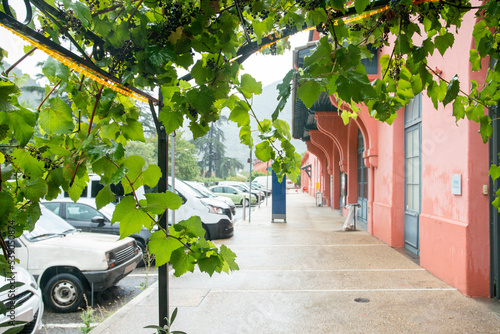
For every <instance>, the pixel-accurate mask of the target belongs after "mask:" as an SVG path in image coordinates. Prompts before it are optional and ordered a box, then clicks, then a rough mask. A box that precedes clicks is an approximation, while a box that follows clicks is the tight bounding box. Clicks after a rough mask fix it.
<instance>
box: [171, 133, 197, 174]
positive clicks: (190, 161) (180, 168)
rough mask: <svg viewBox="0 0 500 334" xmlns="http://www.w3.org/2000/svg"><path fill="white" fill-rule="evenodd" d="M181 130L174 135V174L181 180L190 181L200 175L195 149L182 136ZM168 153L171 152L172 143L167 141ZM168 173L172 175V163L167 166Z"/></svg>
mask: <svg viewBox="0 0 500 334" xmlns="http://www.w3.org/2000/svg"><path fill="white" fill-rule="evenodd" d="M182 134H183V133H182V132H177V133H176V135H175V137H174V138H175V175H176V177H177V178H179V179H181V180H188V181H192V180H195V179H196V178H197V177H198V176H199V175H200V167H199V166H198V161H197V155H196V154H197V149H196V147H195V146H194V145H193V144H192V143H191V142H189V141H188V140H186V139H184V138H182ZM168 151H169V153H170V154H169V155H171V154H172V145H171V142H169V148H168ZM168 172H169V175H172V165H171V164H170V165H169V166H168Z"/></svg>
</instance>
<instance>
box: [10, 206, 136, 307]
mask: <svg viewBox="0 0 500 334" xmlns="http://www.w3.org/2000/svg"><path fill="white" fill-rule="evenodd" d="M41 210H42V215H41V216H40V219H39V220H38V222H37V223H36V224H35V228H34V229H33V231H31V232H28V231H25V232H24V233H23V234H22V235H21V237H19V238H17V239H14V240H13V242H14V243H15V255H16V258H18V259H19V262H20V265H22V266H24V267H25V268H26V269H27V270H28V271H29V272H30V273H31V274H32V275H33V276H34V277H35V279H36V281H37V283H38V285H39V286H40V288H41V290H42V292H43V300H44V302H45V305H46V306H48V307H50V308H51V309H53V310H55V311H56V312H74V311H76V310H78V308H79V307H81V306H83V304H84V294H90V293H93V292H97V291H102V290H105V289H107V288H109V287H111V286H113V285H115V284H116V283H117V282H118V281H120V280H121V279H122V278H124V277H125V276H127V275H128V274H130V273H131V272H132V270H134V269H135V267H136V266H137V263H139V261H141V258H142V253H141V250H140V248H139V247H138V246H137V243H136V242H135V240H134V239H132V238H124V239H121V240H118V238H117V237H116V236H114V235H109V234H101V233H99V234H97V233H86V232H81V231H80V230H77V229H75V228H74V227H73V226H71V225H70V224H68V223H67V222H65V221H64V220H63V219H62V218H60V217H59V216H57V215H56V214H54V213H53V212H52V211H50V210H48V209H47V208H45V207H44V206H43V205H42V206H41ZM9 241H10V240H9ZM89 300H90V299H89Z"/></svg>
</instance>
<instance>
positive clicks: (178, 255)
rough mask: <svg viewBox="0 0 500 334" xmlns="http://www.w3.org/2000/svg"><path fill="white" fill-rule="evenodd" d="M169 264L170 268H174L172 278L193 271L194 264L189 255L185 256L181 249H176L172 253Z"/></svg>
mask: <svg viewBox="0 0 500 334" xmlns="http://www.w3.org/2000/svg"><path fill="white" fill-rule="evenodd" d="M170 263H171V264H172V268H174V270H175V271H174V276H175V277H180V276H181V275H183V274H185V273H186V272H188V271H189V272H193V271H194V263H193V260H192V258H191V256H190V255H189V254H187V253H186V252H185V251H184V249H183V248H177V249H176V250H174V251H173V252H172V255H171V256H170Z"/></svg>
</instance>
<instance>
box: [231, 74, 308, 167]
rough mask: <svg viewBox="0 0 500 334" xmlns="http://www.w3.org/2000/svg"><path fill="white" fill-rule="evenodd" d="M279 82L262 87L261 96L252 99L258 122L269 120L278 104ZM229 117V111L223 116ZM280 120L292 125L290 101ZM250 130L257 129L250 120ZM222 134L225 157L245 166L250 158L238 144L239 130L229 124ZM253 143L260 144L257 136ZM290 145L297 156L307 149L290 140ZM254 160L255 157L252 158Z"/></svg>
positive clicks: (253, 121)
mask: <svg viewBox="0 0 500 334" xmlns="http://www.w3.org/2000/svg"><path fill="white" fill-rule="evenodd" d="M280 82H281V81H277V82H274V83H272V84H270V85H268V86H265V87H263V89H262V94H261V95H258V96H256V97H254V101H253V106H252V108H253V110H254V111H255V114H256V115H257V117H258V119H259V120H262V119H270V118H271V115H272V113H273V112H274V109H275V108H276V105H277V104H278V100H277V96H278V92H277V90H276V86H277V85H278V84H279V83H280ZM225 115H226V116H229V111H228V112H227V113H226V114H225ZM279 118H280V119H281V120H285V121H287V122H288V124H289V125H290V126H291V124H292V104H291V102H290V100H289V101H288V103H287V104H286V106H285V108H284V109H283V111H282V112H281V115H280V117H279ZM251 126H252V129H256V128H257V122H256V121H255V120H254V119H253V118H252V119H251ZM224 132H225V136H226V142H225V145H226V156H227V157H231V158H236V159H238V160H239V161H240V162H241V163H243V164H245V165H246V164H247V159H248V157H249V156H250V150H249V148H248V147H247V146H245V145H242V144H240V140H239V135H238V134H239V129H238V127H237V126H236V124H235V123H233V122H229V123H228V124H227V125H225V126H224ZM254 141H255V142H256V143H258V142H260V140H259V138H258V137H257V134H255V135H254ZM292 144H293V145H294V146H295V150H296V152H297V153H299V154H303V153H304V152H305V151H306V150H307V148H306V145H305V143H304V142H303V141H301V140H296V139H292ZM254 158H255V157H254Z"/></svg>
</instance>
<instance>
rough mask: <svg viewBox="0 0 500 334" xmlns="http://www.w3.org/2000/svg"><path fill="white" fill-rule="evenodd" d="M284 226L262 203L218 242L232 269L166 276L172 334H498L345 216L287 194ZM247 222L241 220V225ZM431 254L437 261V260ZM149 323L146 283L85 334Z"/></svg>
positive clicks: (469, 304) (482, 313)
mask: <svg viewBox="0 0 500 334" xmlns="http://www.w3.org/2000/svg"><path fill="white" fill-rule="evenodd" d="M286 215H287V223H271V202H269V204H268V206H267V207H266V206H265V205H264V206H261V208H259V209H257V210H256V211H254V212H253V213H252V215H251V223H248V221H242V222H240V223H238V224H237V226H236V229H235V234H234V236H233V237H232V238H230V239H227V240H219V241H217V243H218V244H222V243H224V244H226V245H227V246H228V247H229V248H230V249H232V250H233V251H234V252H236V254H237V255H238V257H237V263H238V264H239V266H240V270H239V271H237V272H234V273H231V274H230V275H226V274H221V275H218V274H214V276H213V277H211V278H210V277H209V276H208V275H207V274H203V273H200V272H195V273H188V274H186V275H184V276H182V277H180V278H176V277H172V278H171V279H170V290H169V291H170V308H171V311H172V310H173V309H174V308H175V307H178V315H177V318H176V320H175V322H174V326H173V330H179V331H184V332H186V333H188V334H199V333H208V334H212V333H213V334H215V333H217V334H226V333H269V334H274V333H307V334H310V333H312V334H316V333H328V334H330V333H500V318H499V317H498V316H497V313H495V312H493V311H492V310H490V309H489V307H490V306H491V305H495V304H498V302H497V301H496V300H492V301H490V302H489V303H481V302H478V300H476V299H472V298H467V297H465V296H463V295H462V294H461V293H460V292H458V291H457V290H456V289H454V288H452V287H450V286H449V285H447V284H446V283H444V282H442V281H441V280H439V279H437V278H436V277H434V276H433V275H431V274H430V273H428V272H427V271H426V270H424V269H422V268H421V267H419V266H418V265H417V264H416V263H415V262H413V261H412V260H411V259H409V258H408V257H406V256H405V255H403V254H401V253H400V252H398V251H396V250H394V249H392V248H391V247H389V246H387V245H386V244H384V243H382V242H381V241H379V240H378V239H376V238H374V237H372V236H370V235H368V234H367V233H366V232H364V231H352V232H344V231H342V225H343V223H344V218H343V217H341V216H340V214H339V213H338V212H335V211H333V210H332V209H331V208H327V207H316V206H315V199H314V198H313V197H311V196H310V195H307V194H302V193H289V194H287V212H286ZM247 219H248V218H247ZM437 256H438V255H437ZM157 323H158V289H157V285H156V284H155V285H153V286H151V287H150V288H148V289H147V290H146V291H144V292H143V293H142V294H141V295H139V296H138V297H136V298H135V299H134V300H132V301H131V302H130V303H129V304H127V305H126V306H125V307H123V308H122V309H120V310H119V311H118V312H116V313H115V314H113V315H112V316H111V317H109V318H108V319H106V320H105V321H104V322H102V323H101V324H100V325H99V326H98V327H97V328H95V329H94V330H93V331H92V332H91V333H92V334H102V333H134V334H136V333H148V334H152V333H154V332H155V331H154V330H152V329H143V328H144V326H147V325H156V324H157Z"/></svg>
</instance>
